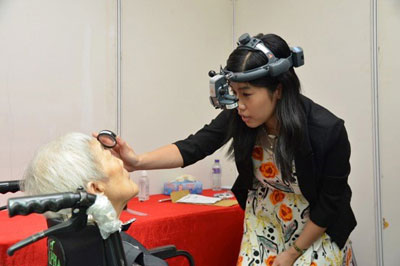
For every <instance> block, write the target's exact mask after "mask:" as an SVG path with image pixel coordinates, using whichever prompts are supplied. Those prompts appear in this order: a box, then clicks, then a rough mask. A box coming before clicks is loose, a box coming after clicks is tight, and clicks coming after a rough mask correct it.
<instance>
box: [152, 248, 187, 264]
mask: <svg viewBox="0 0 400 266" xmlns="http://www.w3.org/2000/svg"><path fill="white" fill-rule="evenodd" d="M149 252H150V254H151V255H153V256H156V257H158V258H160V259H169V258H172V257H177V256H184V257H186V259H187V260H188V262H189V265H190V266H194V259H193V257H192V255H190V253H189V252H187V251H184V250H177V249H176V247H175V246H174V245H166V246H161V247H156V248H153V249H150V250H149Z"/></svg>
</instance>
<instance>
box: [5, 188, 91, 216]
mask: <svg viewBox="0 0 400 266" xmlns="http://www.w3.org/2000/svg"><path fill="white" fill-rule="evenodd" d="M95 200H96V195H93V194H89V193H87V192H84V191H79V192H76V193H74V192H65V193H56V194H48V195H41V196H27V197H17V198H10V199H8V204H7V205H8V207H7V209H8V214H9V216H10V217H13V216H15V215H28V214H31V213H44V212H47V211H53V212H57V211H59V210H61V209H66V208H79V207H89V206H91V205H92V204H93V203H94V202H95Z"/></svg>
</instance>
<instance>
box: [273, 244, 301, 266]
mask: <svg viewBox="0 0 400 266" xmlns="http://www.w3.org/2000/svg"><path fill="white" fill-rule="evenodd" d="M299 255H300V254H299V253H298V252H297V251H296V250H295V249H294V248H293V247H290V248H289V249H288V250H286V251H284V252H282V253H279V254H278V255H277V256H276V258H275V260H274V262H273V263H272V266H292V265H293V263H294V262H295V261H296V259H297V258H298V257H299Z"/></svg>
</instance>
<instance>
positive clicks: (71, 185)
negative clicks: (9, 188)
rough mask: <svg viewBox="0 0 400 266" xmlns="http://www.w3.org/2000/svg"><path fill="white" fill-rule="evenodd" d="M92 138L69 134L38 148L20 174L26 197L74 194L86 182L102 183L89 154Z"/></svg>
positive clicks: (100, 174) (98, 167)
mask: <svg viewBox="0 0 400 266" xmlns="http://www.w3.org/2000/svg"><path fill="white" fill-rule="evenodd" d="M91 140H92V138H91V137H89V136H87V135H85V134H82V133H69V134H67V135H64V136H62V137H59V138H58V139H56V140H53V141H52V142H50V143H48V144H46V145H44V146H43V147H41V148H40V149H39V150H38V151H37V153H36V155H35V156H34V158H33V159H32V161H31V162H30V164H29V166H28V168H27V169H26V171H25V173H24V182H23V189H24V190H25V193H26V194H27V195H39V194H49V193H59V192H75V191H76V189H77V188H78V187H80V186H81V187H83V188H85V189H87V184H88V182H89V181H94V180H102V179H105V178H106V177H105V174H104V172H103V170H102V167H101V166H100V163H99V162H98V161H97V158H95V156H94V155H93V153H92V151H91V147H90V145H91V142H90V141H91Z"/></svg>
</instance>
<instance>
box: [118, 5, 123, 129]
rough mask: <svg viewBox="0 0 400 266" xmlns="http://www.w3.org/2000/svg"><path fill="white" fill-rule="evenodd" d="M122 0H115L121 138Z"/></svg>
mask: <svg viewBox="0 0 400 266" xmlns="http://www.w3.org/2000/svg"><path fill="white" fill-rule="evenodd" d="M121 12H122V0H117V135H119V136H121V133H122V132H121V115H122V114H121V109H122V102H121V100H122V90H121V89H122V86H121V84H122V79H121V77H122V71H121V70H122V69H121V67H122V65H121V63H122V62H121V59H122V58H121V57H122V50H121V48H122V24H121V23H122V14H121Z"/></svg>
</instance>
